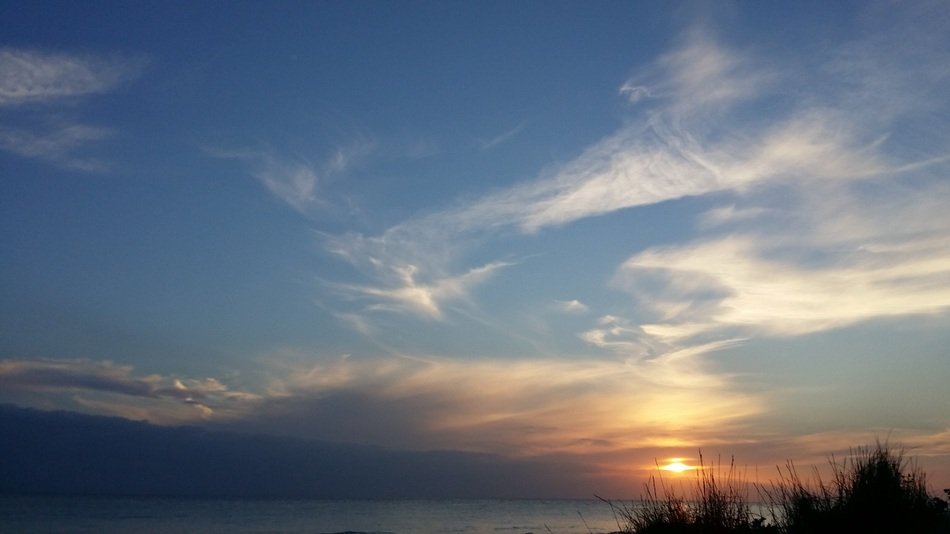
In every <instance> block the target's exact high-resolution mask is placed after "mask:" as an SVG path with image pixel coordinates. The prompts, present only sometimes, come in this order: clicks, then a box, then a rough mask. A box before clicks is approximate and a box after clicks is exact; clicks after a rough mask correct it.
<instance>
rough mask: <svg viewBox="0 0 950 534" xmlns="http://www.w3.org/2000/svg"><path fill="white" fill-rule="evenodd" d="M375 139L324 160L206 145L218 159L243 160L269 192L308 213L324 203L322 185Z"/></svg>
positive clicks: (368, 148)
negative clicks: (318, 161)
mask: <svg viewBox="0 0 950 534" xmlns="http://www.w3.org/2000/svg"><path fill="white" fill-rule="evenodd" d="M374 147H375V143H373V142H372V141H365V140H364V141H360V142H357V143H354V144H351V145H347V146H342V147H339V148H337V149H336V150H334V151H333V152H332V153H331V154H330V155H329V156H328V157H327V158H325V159H324V160H323V161H322V162H321V163H314V162H312V161H311V160H310V159H309V158H307V157H304V156H302V155H299V154H292V155H288V154H285V153H282V152H280V151H278V150H275V149H273V148H250V149H248V148H244V149H228V148H214V147H205V149H204V150H205V152H206V153H207V154H208V155H210V156H212V157H216V158H220V159H231V160H238V161H243V162H245V163H246V164H247V166H248V172H249V173H250V174H251V175H252V176H253V177H254V178H255V179H257V181H258V182H260V183H261V184H262V185H263V186H264V187H265V188H266V189H267V191H268V192H269V193H270V194H272V195H273V196H274V197H275V198H277V199H278V200H280V201H282V202H284V203H285V204H287V205H288V206H290V207H292V208H293V209H294V210H296V211H298V212H300V213H302V214H305V215H306V214H308V213H310V212H311V210H313V209H315V208H317V207H319V206H321V205H325V199H324V198H322V197H321V187H323V186H324V185H325V183H326V182H328V181H331V180H332V179H334V178H335V177H337V176H339V175H341V174H342V173H344V172H345V171H346V170H348V169H349V168H350V167H351V166H352V165H354V163H355V162H358V161H360V160H361V159H362V158H364V157H366V155H367V154H369V153H370V152H372V151H373V150H374Z"/></svg>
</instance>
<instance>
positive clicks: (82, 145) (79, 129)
mask: <svg viewBox="0 0 950 534" xmlns="http://www.w3.org/2000/svg"><path fill="white" fill-rule="evenodd" d="M114 135H115V131H114V130H112V129H110V128H100V127H95V126H86V125H83V124H66V125H59V126H57V127H55V128H53V129H51V130H49V131H46V132H42V133H38V132H31V131H26V130H18V129H13V128H5V127H3V126H0V149H2V150H6V151H9V152H12V153H14V154H17V155H19V156H22V157H25V158H35V159H40V160H44V161H47V162H50V163H53V164H55V165H57V166H60V167H64V168H68V169H74V170H80V171H87V172H101V171H106V170H108V169H109V168H110V165H109V164H108V163H106V162H105V161H102V160H100V159H97V158H95V157H91V156H86V155H84V152H86V151H87V150H88V149H89V148H91V147H92V146H95V145H96V144H98V143H100V142H102V141H104V140H106V139H108V138H110V137H113V136H114Z"/></svg>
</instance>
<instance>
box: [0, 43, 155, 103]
mask: <svg viewBox="0 0 950 534" xmlns="http://www.w3.org/2000/svg"><path fill="white" fill-rule="evenodd" d="M142 65H143V62H142V61H141V60H136V59H130V58H123V57H118V56H114V57H96V56H81V55H73V54H63V53H48V52H42V51H38V50H23V49H16V48H0V106H17V105H22V104H28V103H32V102H46V101H52V100H59V99H63V98H68V97H77V96H85V95H91V94H100V93H105V92H108V91H111V90H112V89H114V88H116V87H117V86H118V85H120V84H122V83H124V82H126V81H129V80H131V79H133V78H135V77H136V76H138V75H139V73H140V72H141V69H142Z"/></svg>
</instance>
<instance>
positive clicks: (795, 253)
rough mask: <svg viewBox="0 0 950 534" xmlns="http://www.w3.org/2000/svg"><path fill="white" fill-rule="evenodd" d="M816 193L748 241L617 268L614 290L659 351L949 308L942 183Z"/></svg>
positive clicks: (725, 238) (676, 249) (737, 239)
mask: <svg viewBox="0 0 950 534" xmlns="http://www.w3.org/2000/svg"><path fill="white" fill-rule="evenodd" d="M879 187H882V188H883V189H882V190H880V191H876V192H875V193H874V195H873V197H868V195H866V194H864V195H862V194H860V193H859V192H857V191H855V190H854V189H853V188H833V189H831V188H824V187H823V188H820V189H816V190H812V191H811V194H812V195H811V196H806V197H804V198H800V199H798V200H796V203H795V205H794V207H795V209H796V214H797V216H796V218H794V219H789V218H787V217H786V218H782V219H781V220H779V221H776V220H770V219H768V218H765V217H759V218H758V219H757V225H758V226H759V231H755V230H746V231H744V232H743V233H737V234H726V235H714V236H710V237H707V238H701V239H698V240H696V241H694V242H693V243H689V244H686V245H679V246H671V247H665V248H653V249H649V250H646V251H644V252H641V253H638V254H636V255H634V256H633V257H631V258H630V259H628V260H627V261H626V262H625V263H624V264H623V266H622V267H621V268H620V269H619V270H618V275H617V283H618V284H619V285H620V286H621V287H623V288H624V289H626V290H627V291H629V292H631V293H632V294H633V295H634V296H636V297H637V298H638V300H639V301H640V302H642V303H643V305H644V306H646V307H649V308H652V309H653V310H654V312H655V313H656V317H657V318H658V319H660V321H659V322H657V323H655V324H648V325H643V327H642V328H643V330H644V332H645V333H647V334H648V335H651V336H654V337H655V338H657V339H661V340H664V341H665V342H668V343H677V344H682V343H688V342H689V340H690V339H691V338H694V337H696V336H700V335H713V334H719V335H721V334H723V333H726V335H731V334H728V333H730V332H735V331H739V332H744V333H747V334H748V333H755V334H760V335H777V336H784V335H801V334H808V333H813V332H820V331H824V330H828V329H833V328H838V327H842V326H847V325H850V324H854V323H856V322H860V321H866V320H870V319H875V318H882V317H896V316H907V315H914V314H930V313H939V312H941V311H943V310H946V309H947V308H950V289H948V288H950V285H948V284H947V281H948V280H950V243H948V242H947V240H946V236H947V235H950V217H948V216H947V215H946V213H945V211H946V210H945V209H944V208H943V207H942V206H946V205H947V203H948V202H950V189H948V188H947V187H946V186H944V185H941V184H934V183H929V184H927V185H926V186H924V187H922V188H920V189H917V190H909V189H907V188H903V187H900V186H896V185H893V186H890V187H885V186H879Z"/></svg>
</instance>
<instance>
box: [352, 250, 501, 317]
mask: <svg viewBox="0 0 950 534" xmlns="http://www.w3.org/2000/svg"><path fill="white" fill-rule="evenodd" d="M509 265H511V264H510V263H505V262H492V263H489V264H486V265H483V266H481V267H476V268H473V269H470V270H469V271H467V272H464V273H462V274H460V275H457V276H446V277H442V278H436V279H434V280H432V281H430V282H426V283H424V282H420V281H419V280H417V279H416V276H417V272H418V269H417V268H416V267H415V266H414V265H408V266H405V267H396V268H394V269H393V272H392V275H393V278H394V280H393V283H392V284H391V285H390V286H389V287H373V286H359V285H347V284H338V285H336V286H335V287H336V288H337V289H338V290H340V291H343V292H344V293H346V294H349V295H351V296H364V297H370V298H374V299H376V300H378V301H380V302H378V303H376V304H372V305H370V306H369V309H370V310H374V311H406V312H410V313H413V314H416V315H419V316H422V317H426V318H429V319H437V320H441V319H443V317H444V307H445V305H446V304H447V303H450V302H454V301H460V300H465V299H466V298H467V296H468V294H469V292H470V290H471V289H472V287H474V286H475V285H477V284H479V283H481V282H483V281H484V280H486V279H488V278H489V277H490V276H492V274H493V273H494V272H495V271H497V270H499V269H501V268H503V267H506V266H509Z"/></svg>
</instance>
